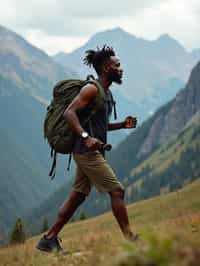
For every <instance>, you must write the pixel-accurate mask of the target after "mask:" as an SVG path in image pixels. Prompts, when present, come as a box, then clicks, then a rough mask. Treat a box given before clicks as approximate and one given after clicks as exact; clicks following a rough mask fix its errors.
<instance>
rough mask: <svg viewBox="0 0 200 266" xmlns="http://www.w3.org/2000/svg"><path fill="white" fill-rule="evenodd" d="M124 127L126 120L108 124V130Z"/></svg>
mask: <svg viewBox="0 0 200 266" xmlns="http://www.w3.org/2000/svg"><path fill="white" fill-rule="evenodd" d="M122 128H125V127H124V122H118V123H109V124H108V130H109V131H111V130H117V129H122Z"/></svg>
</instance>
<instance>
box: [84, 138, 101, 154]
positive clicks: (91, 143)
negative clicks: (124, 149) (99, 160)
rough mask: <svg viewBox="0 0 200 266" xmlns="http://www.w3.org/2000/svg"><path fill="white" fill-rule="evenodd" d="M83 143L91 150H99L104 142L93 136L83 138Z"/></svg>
mask: <svg viewBox="0 0 200 266" xmlns="http://www.w3.org/2000/svg"><path fill="white" fill-rule="evenodd" d="M85 145H86V146H87V147H88V148H89V149H90V150H92V151H95V150H101V149H102V146H103V145H104V143H103V142H102V141H100V140H99V139H96V138H93V137H90V136H89V137H87V139H86V140H85Z"/></svg>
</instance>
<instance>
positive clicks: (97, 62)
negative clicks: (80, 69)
mask: <svg viewBox="0 0 200 266" xmlns="http://www.w3.org/2000/svg"><path fill="white" fill-rule="evenodd" d="M85 53H86V56H85V58H84V59H83V61H84V64H86V65H87V66H89V67H91V66H93V67H94V69H95V70H96V72H97V74H100V73H101V67H102V64H103V63H104V62H105V61H107V60H109V59H110V57H111V56H115V52H114V50H113V48H112V47H109V46H107V45H104V46H103V48H102V49H100V48H99V47H97V51H95V50H87V51H86V52H85Z"/></svg>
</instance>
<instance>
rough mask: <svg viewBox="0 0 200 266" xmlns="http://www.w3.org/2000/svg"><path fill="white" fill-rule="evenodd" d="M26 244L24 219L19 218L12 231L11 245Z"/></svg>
mask: <svg viewBox="0 0 200 266" xmlns="http://www.w3.org/2000/svg"><path fill="white" fill-rule="evenodd" d="M24 242H25V232H24V226H23V223H22V219H21V218H20V217H19V218H17V221H16V223H15V225H14V227H13V230H12V231H11V238H10V243H11V244H16V243H24Z"/></svg>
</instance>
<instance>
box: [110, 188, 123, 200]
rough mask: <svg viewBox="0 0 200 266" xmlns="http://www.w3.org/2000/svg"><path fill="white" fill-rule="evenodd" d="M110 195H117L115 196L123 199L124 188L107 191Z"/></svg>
mask: <svg viewBox="0 0 200 266" xmlns="http://www.w3.org/2000/svg"><path fill="white" fill-rule="evenodd" d="M109 194H110V196H111V197H112V198H113V197H117V198H121V199H124V195H125V190H124V189H122V188H120V189H117V190H114V191H111V192H109Z"/></svg>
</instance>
